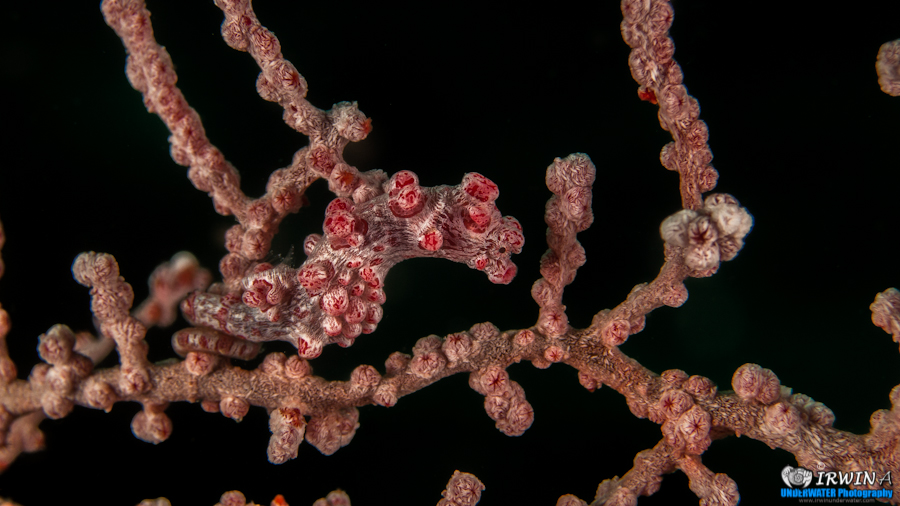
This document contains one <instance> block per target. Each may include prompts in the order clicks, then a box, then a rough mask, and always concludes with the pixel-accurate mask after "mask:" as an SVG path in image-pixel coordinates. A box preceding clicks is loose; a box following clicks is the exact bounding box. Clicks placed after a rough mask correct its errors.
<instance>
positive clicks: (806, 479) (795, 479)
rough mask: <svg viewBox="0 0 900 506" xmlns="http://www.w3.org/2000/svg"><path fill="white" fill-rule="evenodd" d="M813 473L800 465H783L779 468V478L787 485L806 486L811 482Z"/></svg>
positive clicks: (792, 486)
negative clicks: (782, 467)
mask: <svg viewBox="0 0 900 506" xmlns="http://www.w3.org/2000/svg"><path fill="white" fill-rule="evenodd" d="M812 478H813V473H812V471H810V470H809V469H804V468H802V467H791V466H784V469H782V470H781V479H782V480H784V484H785V485H787V486H788V487H791V488H794V487H800V488H806V487H808V486H809V484H810V482H812Z"/></svg>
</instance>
